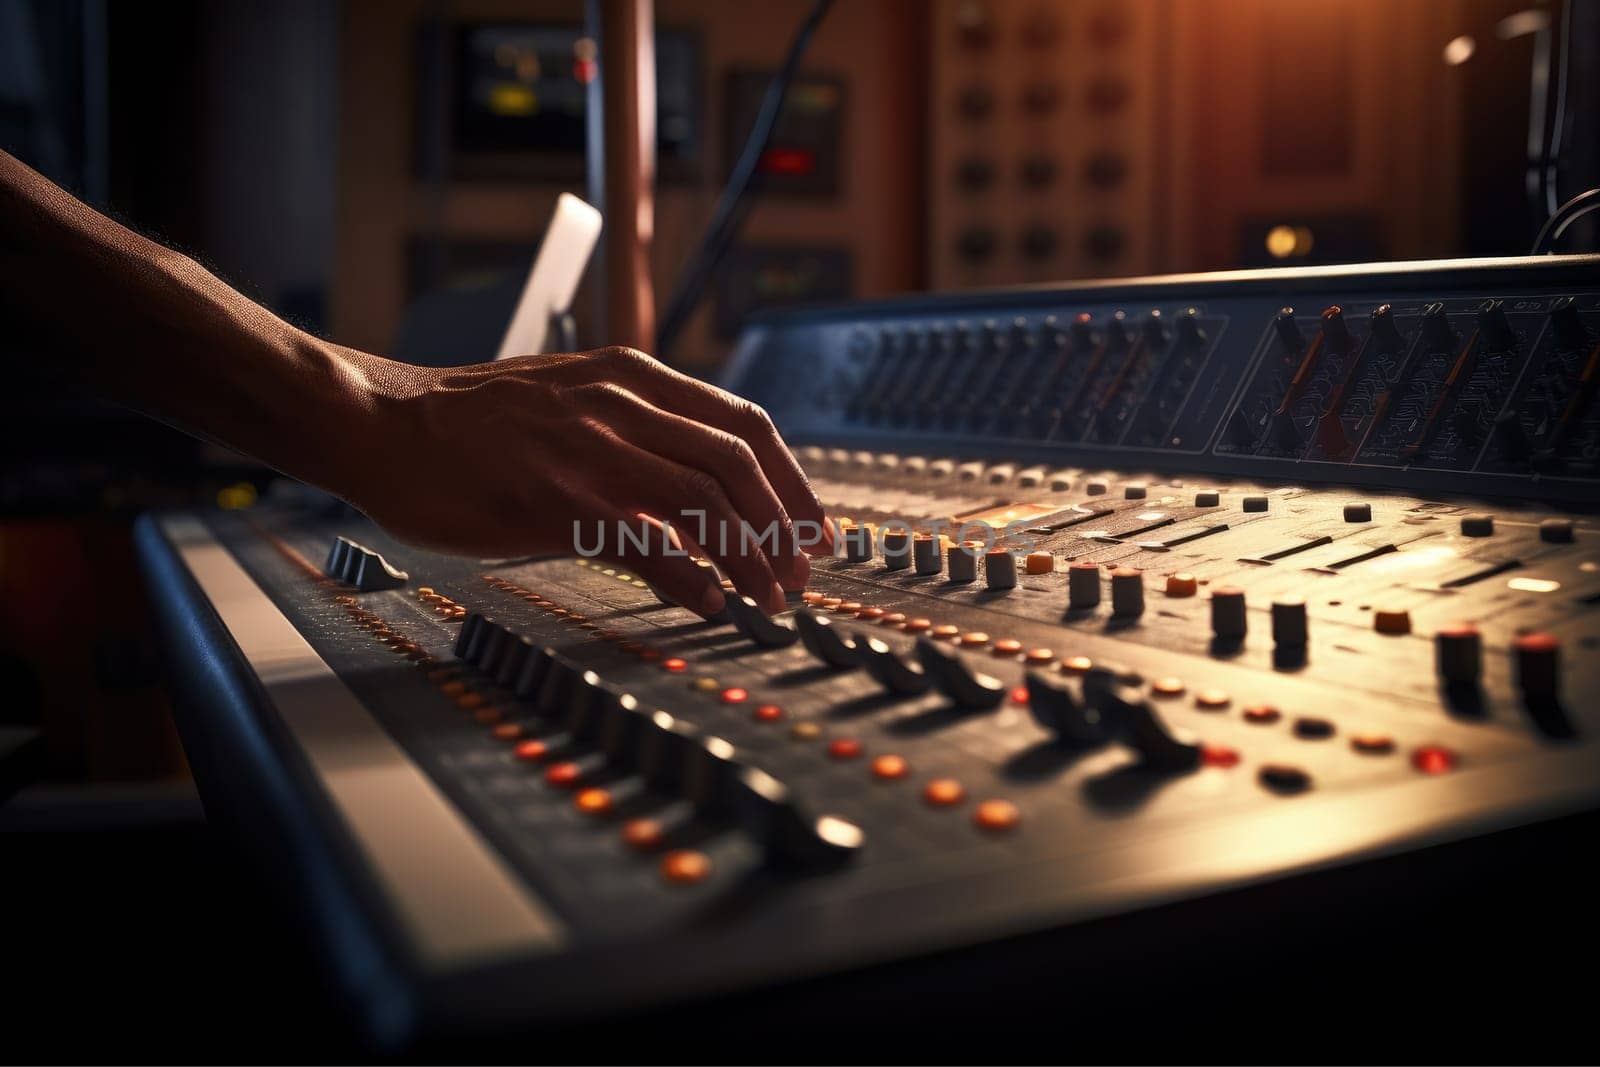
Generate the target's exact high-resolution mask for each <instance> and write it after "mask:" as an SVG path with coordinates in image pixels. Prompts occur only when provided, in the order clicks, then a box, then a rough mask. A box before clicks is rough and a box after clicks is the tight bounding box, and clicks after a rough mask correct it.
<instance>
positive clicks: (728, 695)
mask: <svg viewBox="0 0 1600 1067" xmlns="http://www.w3.org/2000/svg"><path fill="white" fill-rule="evenodd" d="M721 699H722V702H723V703H724V704H743V703H744V702H745V701H746V700H749V699H750V693H749V691H748V690H745V689H740V688H739V687H738V686H736V685H735V686H729V687H728V688H727V689H724V690H723V691H722V697H721Z"/></svg>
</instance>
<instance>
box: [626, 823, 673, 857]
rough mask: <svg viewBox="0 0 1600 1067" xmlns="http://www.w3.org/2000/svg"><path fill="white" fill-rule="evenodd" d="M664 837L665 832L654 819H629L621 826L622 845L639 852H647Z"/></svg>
mask: <svg viewBox="0 0 1600 1067" xmlns="http://www.w3.org/2000/svg"><path fill="white" fill-rule="evenodd" d="M666 836H667V834H666V830H665V829H663V828H662V826H661V824H660V823H659V822H657V821H656V820H654V819H629V820H628V821H627V822H625V823H623V824H622V843H623V844H625V845H627V846H628V847H629V848H631V849H636V850H637V851H639V852H649V851H650V850H651V849H653V848H655V847H656V846H657V845H659V844H661V840H662V838H664V837H666Z"/></svg>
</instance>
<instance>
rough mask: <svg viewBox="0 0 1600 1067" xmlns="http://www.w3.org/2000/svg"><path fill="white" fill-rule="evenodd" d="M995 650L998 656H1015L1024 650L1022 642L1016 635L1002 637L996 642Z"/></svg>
mask: <svg viewBox="0 0 1600 1067" xmlns="http://www.w3.org/2000/svg"><path fill="white" fill-rule="evenodd" d="M993 651H994V654H995V655H996V656H1015V655H1016V654H1017V653H1019V652H1021V651H1022V642H1021V641H1018V640H1017V639H1016V638H1015V637H1002V638H1001V639H1000V640H998V641H996V642H995V643H994V650H993Z"/></svg>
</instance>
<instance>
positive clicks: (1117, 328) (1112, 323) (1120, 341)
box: [1106, 311, 1128, 348]
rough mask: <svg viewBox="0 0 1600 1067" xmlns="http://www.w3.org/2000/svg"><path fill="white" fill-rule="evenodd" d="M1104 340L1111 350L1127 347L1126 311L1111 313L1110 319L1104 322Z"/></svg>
mask: <svg viewBox="0 0 1600 1067" xmlns="http://www.w3.org/2000/svg"><path fill="white" fill-rule="evenodd" d="M1106 340H1107V341H1109V342H1110V344H1111V347H1112V348H1126V347H1127V346H1128V313H1127V312H1126V311H1113V312H1112V313H1111V318H1110V319H1109V320H1107V322H1106Z"/></svg>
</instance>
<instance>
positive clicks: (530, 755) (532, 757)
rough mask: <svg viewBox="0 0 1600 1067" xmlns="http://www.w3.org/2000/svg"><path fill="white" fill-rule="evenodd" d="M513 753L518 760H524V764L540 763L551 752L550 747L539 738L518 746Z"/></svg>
mask: <svg viewBox="0 0 1600 1067" xmlns="http://www.w3.org/2000/svg"><path fill="white" fill-rule="evenodd" d="M511 751H512V754H513V755H515V756H516V757H517V759H519V760H522V761H523V762H524V763H538V762H539V761H540V760H542V759H544V757H545V754H546V753H547V752H549V751H550V746H548V745H546V744H545V743H544V742H543V741H540V740H538V739H537V738H530V739H529V740H527V741H523V742H522V743H521V744H519V745H517V747H516V748H514V749H512V750H511Z"/></svg>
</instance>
